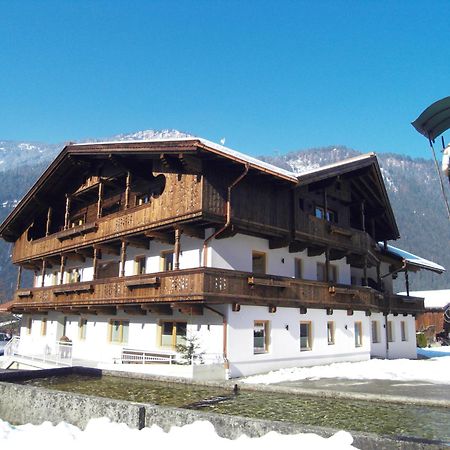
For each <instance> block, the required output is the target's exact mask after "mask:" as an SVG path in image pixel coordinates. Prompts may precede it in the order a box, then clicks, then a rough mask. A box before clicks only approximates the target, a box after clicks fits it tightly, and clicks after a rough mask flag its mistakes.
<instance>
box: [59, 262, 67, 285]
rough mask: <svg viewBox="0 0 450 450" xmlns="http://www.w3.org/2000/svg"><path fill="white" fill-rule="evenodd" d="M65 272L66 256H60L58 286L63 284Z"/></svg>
mask: <svg viewBox="0 0 450 450" xmlns="http://www.w3.org/2000/svg"><path fill="white" fill-rule="evenodd" d="M65 270H66V256H64V255H61V267H60V274H59V284H64V272H65Z"/></svg>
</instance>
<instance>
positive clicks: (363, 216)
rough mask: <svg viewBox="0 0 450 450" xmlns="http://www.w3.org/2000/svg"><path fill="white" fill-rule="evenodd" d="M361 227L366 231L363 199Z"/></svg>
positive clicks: (362, 202)
mask: <svg viewBox="0 0 450 450" xmlns="http://www.w3.org/2000/svg"><path fill="white" fill-rule="evenodd" d="M361 229H362V230H363V231H366V214H365V205H364V200H362V201H361Z"/></svg>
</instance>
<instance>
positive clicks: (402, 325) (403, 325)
mask: <svg viewBox="0 0 450 450" xmlns="http://www.w3.org/2000/svg"><path fill="white" fill-rule="evenodd" d="M400 331H401V336H402V341H403V342H405V341H407V340H408V336H407V334H406V322H405V321H404V320H402V321H401V322H400Z"/></svg>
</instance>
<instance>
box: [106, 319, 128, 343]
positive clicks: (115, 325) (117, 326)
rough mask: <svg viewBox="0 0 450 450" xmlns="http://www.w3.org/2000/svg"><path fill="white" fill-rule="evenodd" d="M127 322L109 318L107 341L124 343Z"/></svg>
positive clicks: (126, 339) (126, 335)
mask: <svg viewBox="0 0 450 450" xmlns="http://www.w3.org/2000/svg"><path fill="white" fill-rule="evenodd" d="M129 324H130V323H129V322H128V321H126V320H111V321H110V322H109V341H110V342H113V343H115V344H126V343H127V342H128V327H129Z"/></svg>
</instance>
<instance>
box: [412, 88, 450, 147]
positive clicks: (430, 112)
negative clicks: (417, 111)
mask: <svg viewBox="0 0 450 450" xmlns="http://www.w3.org/2000/svg"><path fill="white" fill-rule="evenodd" d="M412 126H413V127H414V128H415V129H416V130H417V131H418V132H419V133H420V134H423V135H424V136H425V137H426V138H428V139H431V140H432V141H434V139H436V138H437V137H438V136H439V135H440V134H442V133H443V132H444V131H446V130H448V129H449V128H450V97H445V98H443V99H441V100H438V101H437V102H434V103H433V104H432V105H430V106H429V107H428V108H427V109H425V110H424V111H423V112H422V114H421V115H420V116H419V117H418V118H417V119H416V120H415V121H414V122H412Z"/></svg>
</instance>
